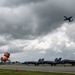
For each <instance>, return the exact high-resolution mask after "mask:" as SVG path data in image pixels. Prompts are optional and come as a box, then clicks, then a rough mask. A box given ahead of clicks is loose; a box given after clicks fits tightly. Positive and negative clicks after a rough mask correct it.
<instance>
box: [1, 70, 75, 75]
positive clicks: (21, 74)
mask: <svg viewBox="0 0 75 75" xmlns="http://www.w3.org/2000/svg"><path fill="white" fill-rule="evenodd" d="M0 75H75V74H71V73H53V72H37V71H24V70H19V71H17V72H16V71H15V70H2V69H0Z"/></svg>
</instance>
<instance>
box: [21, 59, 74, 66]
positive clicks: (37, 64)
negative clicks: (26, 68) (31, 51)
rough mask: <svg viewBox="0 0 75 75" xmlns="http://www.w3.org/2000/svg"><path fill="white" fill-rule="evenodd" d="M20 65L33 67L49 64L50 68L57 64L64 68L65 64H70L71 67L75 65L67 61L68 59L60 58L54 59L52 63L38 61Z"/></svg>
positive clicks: (71, 61)
mask: <svg viewBox="0 0 75 75" xmlns="http://www.w3.org/2000/svg"><path fill="white" fill-rule="evenodd" d="M22 64H26V65H30V64H33V65H35V66H39V65H45V64H49V65H51V66H56V65H59V64H63V65H64V66H66V64H70V65H71V66H74V65H75V60H69V59H64V60H62V58H55V60H54V61H45V60H44V59H40V60H38V61H27V62H23V63H22Z"/></svg>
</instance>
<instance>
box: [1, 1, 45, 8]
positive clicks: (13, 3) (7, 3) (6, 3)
mask: <svg viewBox="0 0 75 75" xmlns="http://www.w3.org/2000/svg"><path fill="white" fill-rule="evenodd" d="M42 1H45V0H11V1H10V0H2V1H1V2H2V4H1V5H2V6H7V7H15V6H20V5H27V4H31V3H33V4H35V3H39V2H42Z"/></svg>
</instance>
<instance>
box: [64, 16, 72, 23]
mask: <svg viewBox="0 0 75 75" xmlns="http://www.w3.org/2000/svg"><path fill="white" fill-rule="evenodd" d="M64 18H65V19H64V21H66V20H68V21H69V22H72V21H73V18H72V16H71V17H66V16H64Z"/></svg>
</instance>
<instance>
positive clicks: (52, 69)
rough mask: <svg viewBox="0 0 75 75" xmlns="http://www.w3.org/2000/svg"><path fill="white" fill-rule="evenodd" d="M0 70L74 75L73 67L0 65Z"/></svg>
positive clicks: (74, 68) (74, 69)
mask: <svg viewBox="0 0 75 75" xmlns="http://www.w3.org/2000/svg"><path fill="white" fill-rule="evenodd" d="M0 69H13V70H16V69H18V70H26V71H41V72H69V73H75V66H74V67H71V66H67V67H64V66H55V67H54V66H52V67H51V66H26V65H0Z"/></svg>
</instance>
